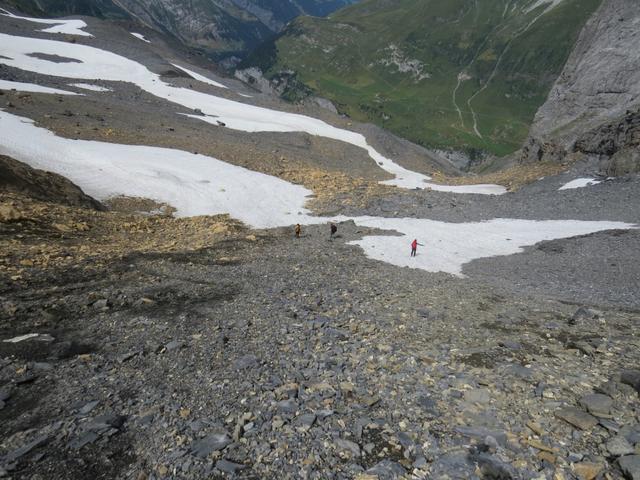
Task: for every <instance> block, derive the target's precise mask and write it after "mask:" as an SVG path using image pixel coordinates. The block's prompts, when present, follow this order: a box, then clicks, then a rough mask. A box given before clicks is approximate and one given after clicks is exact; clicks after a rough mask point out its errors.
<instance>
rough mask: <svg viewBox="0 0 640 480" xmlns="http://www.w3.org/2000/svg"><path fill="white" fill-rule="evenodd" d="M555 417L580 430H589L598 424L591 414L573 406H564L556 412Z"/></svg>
mask: <svg viewBox="0 0 640 480" xmlns="http://www.w3.org/2000/svg"><path fill="white" fill-rule="evenodd" d="M556 417H558V418H560V419H562V420H564V421H565V422H567V423H570V424H571V425H573V426H574V427H577V428H579V429H581V430H590V429H592V428H593V427H595V426H596V425H597V424H598V419H596V418H595V417H594V416H593V415H589V414H588V413H587V412H585V411H583V410H580V409H578V408H575V407H564V408H562V409H560V410H558V411H557V412H556Z"/></svg>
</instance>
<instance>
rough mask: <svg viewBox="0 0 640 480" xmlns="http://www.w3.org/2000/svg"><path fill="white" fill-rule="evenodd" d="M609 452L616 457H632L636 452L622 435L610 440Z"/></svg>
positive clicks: (608, 443) (608, 444)
mask: <svg viewBox="0 0 640 480" xmlns="http://www.w3.org/2000/svg"><path fill="white" fill-rule="evenodd" d="M607 450H608V451H609V453H610V454H611V455H613V456H615V457H620V456H622V455H631V454H632V453H634V451H635V450H634V449H633V446H632V445H631V444H630V443H629V442H628V441H627V439H626V438H624V437H623V436H622V435H618V436H617V437H613V438H612V439H611V440H609V441H608V442H607Z"/></svg>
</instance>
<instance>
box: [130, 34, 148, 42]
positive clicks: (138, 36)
mask: <svg viewBox="0 0 640 480" xmlns="http://www.w3.org/2000/svg"><path fill="white" fill-rule="evenodd" d="M129 33H130V34H131V35H133V36H134V37H136V38H137V39H138V40H142V41H143V42H146V43H151V42H150V41H149V40H147V38H146V37H145V36H144V35H142V34H141V33H136V32H129Z"/></svg>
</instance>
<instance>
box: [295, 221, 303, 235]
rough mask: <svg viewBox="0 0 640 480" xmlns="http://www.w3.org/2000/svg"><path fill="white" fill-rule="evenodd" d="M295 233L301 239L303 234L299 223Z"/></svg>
mask: <svg viewBox="0 0 640 480" xmlns="http://www.w3.org/2000/svg"><path fill="white" fill-rule="evenodd" d="M295 232H296V238H300V232H302V227H301V226H300V224H299V223H296V228H295Z"/></svg>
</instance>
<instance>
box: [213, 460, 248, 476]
mask: <svg viewBox="0 0 640 480" xmlns="http://www.w3.org/2000/svg"><path fill="white" fill-rule="evenodd" d="M216 468H217V469H218V470H220V471H221V472H225V473H230V474H232V475H233V474H235V473H238V472H239V471H240V470H242V469H243V468H247V467H246V465H242V464H241V463H234V462H230V461H229V460H224V459H222V460H218V461H217V462H216Z"/></svg>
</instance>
